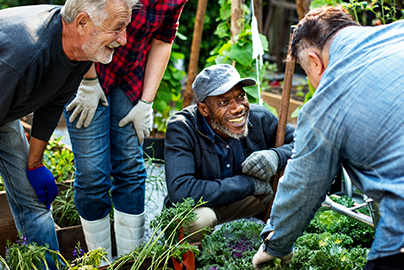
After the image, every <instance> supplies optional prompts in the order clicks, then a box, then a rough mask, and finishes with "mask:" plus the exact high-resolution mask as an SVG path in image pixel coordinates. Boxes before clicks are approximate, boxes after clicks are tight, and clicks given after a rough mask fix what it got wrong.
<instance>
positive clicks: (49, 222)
mask: <svg viewBox="0 0 404 270" xmlns="http://www.w3.org/2000/svg"><path fill="white" fill-rule="evenodd" d="M28 149H29V145H28V141H27V139H26V137H25V132H24V129H23V127H22V125H21V123H20V120H15V121H12V122H9V123H7V124H4V125H2V126H0V173H1V176H2V178H3V183H4V187H5V189H6V194H7V199H8V202H9V204H10V208H11V213H12V214H13V217H14V222H15V225H16V227H17V230H18V231H19V232H21V233H22V234H23V235H24V236H25V237H27V240H28V242H30V243H31V242H35V243H37V244H38V245H41V246H45V243H47V244H48V245H49V248H50V249H52V250H58V249H59V245H58V241H57V237H56V231H55V224H54V221H53V218H52V211H51V210H48V209H47V208H46V206H45V204H43V203H39V199H38V197H37V196H36V194H35V191H34V189H33V188H32V186H31V184H30V182H29V180H28V178H27V173H26V166H27V160H28ZM48 264H49V265H51V269H56V268H55V266H54V264H53V261H51V260H48Z"/></svg>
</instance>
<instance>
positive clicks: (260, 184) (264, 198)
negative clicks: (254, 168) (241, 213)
mask: <svg viewBox="0 0 404 270" xmlns="http://www.w3.org/2000/svg"><path fill="white" fill-rule="evenodd" d="M251 179H252V180H253V182H254V187H255V190H254V193H253V195H254V196H255V197H256V198H258V199H259V200H260V202H261V203H263V204H268V203H269V202H270V200H271V199H272V197H273V196H274V192H273V190H272V187H271V183H270V182H269V181H264V180H261V179H258V178H254V177H251Z"/></svg>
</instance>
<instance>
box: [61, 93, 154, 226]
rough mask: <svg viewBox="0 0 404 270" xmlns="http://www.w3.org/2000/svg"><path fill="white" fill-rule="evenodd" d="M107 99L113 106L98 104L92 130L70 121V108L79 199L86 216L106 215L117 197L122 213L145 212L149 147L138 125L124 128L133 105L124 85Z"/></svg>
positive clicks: (96, 217)
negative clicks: (141, 142) (122, 122)
mask: <svg viewBox="0 0 404 270" xmlns="http://www.w3.org/2000/svg"><path fill="white" fill-rule="evenodd" d="M74 97H75V96H74ZM74 97H73V98H72V99H74ZM107 98H108V103H109V105H108V106H107V107H104V106H103V105H101V104H99V105H98V108H97V110H96V112H95V114H94V118H93V119H92V121H91V123H90V125H89V126H88V127H87V128H85V127H81V128H79V129H78V128H76V122H77V120H78V118H79V117H77V118H76V120H75V121H74V122H72V123H70V122H69V120H68V119H69V117H70V115H71V113H72V111H70V112H67V111H66V110H65V111H64V116H65V119H66V124H67V127H68V131H69V135H70V140H71V143H72V148H73V153H74V160H75V165H76V180H75V181H74V188H75V193H74V202H75V204H76V207H77V210H78V212H79V214H80V216H81V217H83V218H84V219H86V220H98V219H101V218H103V217H105V216H106V215H107V214H108V213H109V212H110V211H111V208H112V204H111V198H112V203H113V206H114V208H115V209H117V210H118V211H121V212H124V213H128V214H141V213H143V212H144V199H145V182H146V177H147V174H146V169H145V167H144V160H143V150H142V147H141V146H140V145H139V141H138V138H137V134H136V130H135V128H134V126H133V123H129V124H127V125H126V126H124V127H119V126H118V123H119V121H120V120H121V119H122V118H124V117H125V116H126V115H127V114H128V113H129V111H130V110H131V109H132V108H133V104H132V102H131V101H130V100H129V98H128V97H127V96H126V94H125V93H124V92H123V91H122V90H121V89H120V88H118V87H115V88H113V89H112V91H110V93H109V95H108V97H107ZM69 103H70V102H69ZM69 103H68V104H69ZM110 194H111V197H110Z"/></svg>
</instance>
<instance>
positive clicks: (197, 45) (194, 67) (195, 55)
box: [182, 0, 208, 108]
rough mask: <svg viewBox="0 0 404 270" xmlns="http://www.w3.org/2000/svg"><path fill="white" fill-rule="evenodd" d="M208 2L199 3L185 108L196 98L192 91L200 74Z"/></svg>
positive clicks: (206, 0)
mask: <svg viewBox="0 0 404 270" xmlns="http://www.w3.org/2000/svg"><path fill="white" fill-rule="evenodd" d="M207 2H208V0H199V1H198V9H197V11H196V18H195V26H194V37H193V39H192V47H191V55H190V58H189V66H188V78H187V84H186V87H185V93H184V104H183V106H182V107H183V108H185V107H187V106H189V105H191V103H192V99H193V97H194V92H193V91H192V83H193V82H194V80H195V77H196V74H197V72H198V61H199V52H200V49H201V40H202V31H203V22H204V18H205V13H206V5H207Z"/></svg>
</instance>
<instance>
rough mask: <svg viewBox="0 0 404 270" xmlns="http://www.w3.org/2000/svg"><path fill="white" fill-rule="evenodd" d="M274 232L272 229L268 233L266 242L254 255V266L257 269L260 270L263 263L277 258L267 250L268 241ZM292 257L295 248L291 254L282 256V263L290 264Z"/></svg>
mask: <svg viewBox="0 0 404 270" xmlns="http://www.w3.org/2000/svg"><path fill="white" fill-rule="evenodd" d="M273 234H274V232H273V231H272V232H271V233H270V234H269V235H268V237H267V238H266V239H265V241H264V243H262V245H261V246H260V247H259V249H258V251H257V253H255V255H254V257H253V266H254V269H255V270H259V269H260V268H261V265H262V264H263V263H266V262H269V261H272V260H273V259H275V258H276V257H274V256H272V255H269V254H268V253H266V252H265V245H266V241H268V240H269V239H271V237H272V235H273ZM292 257H293V250H292V251H291V252H290V253H289V254H286V255H285V256H282V257H280V259H281V263H282V264H290V262H291V261H292Z"/></svg>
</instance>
